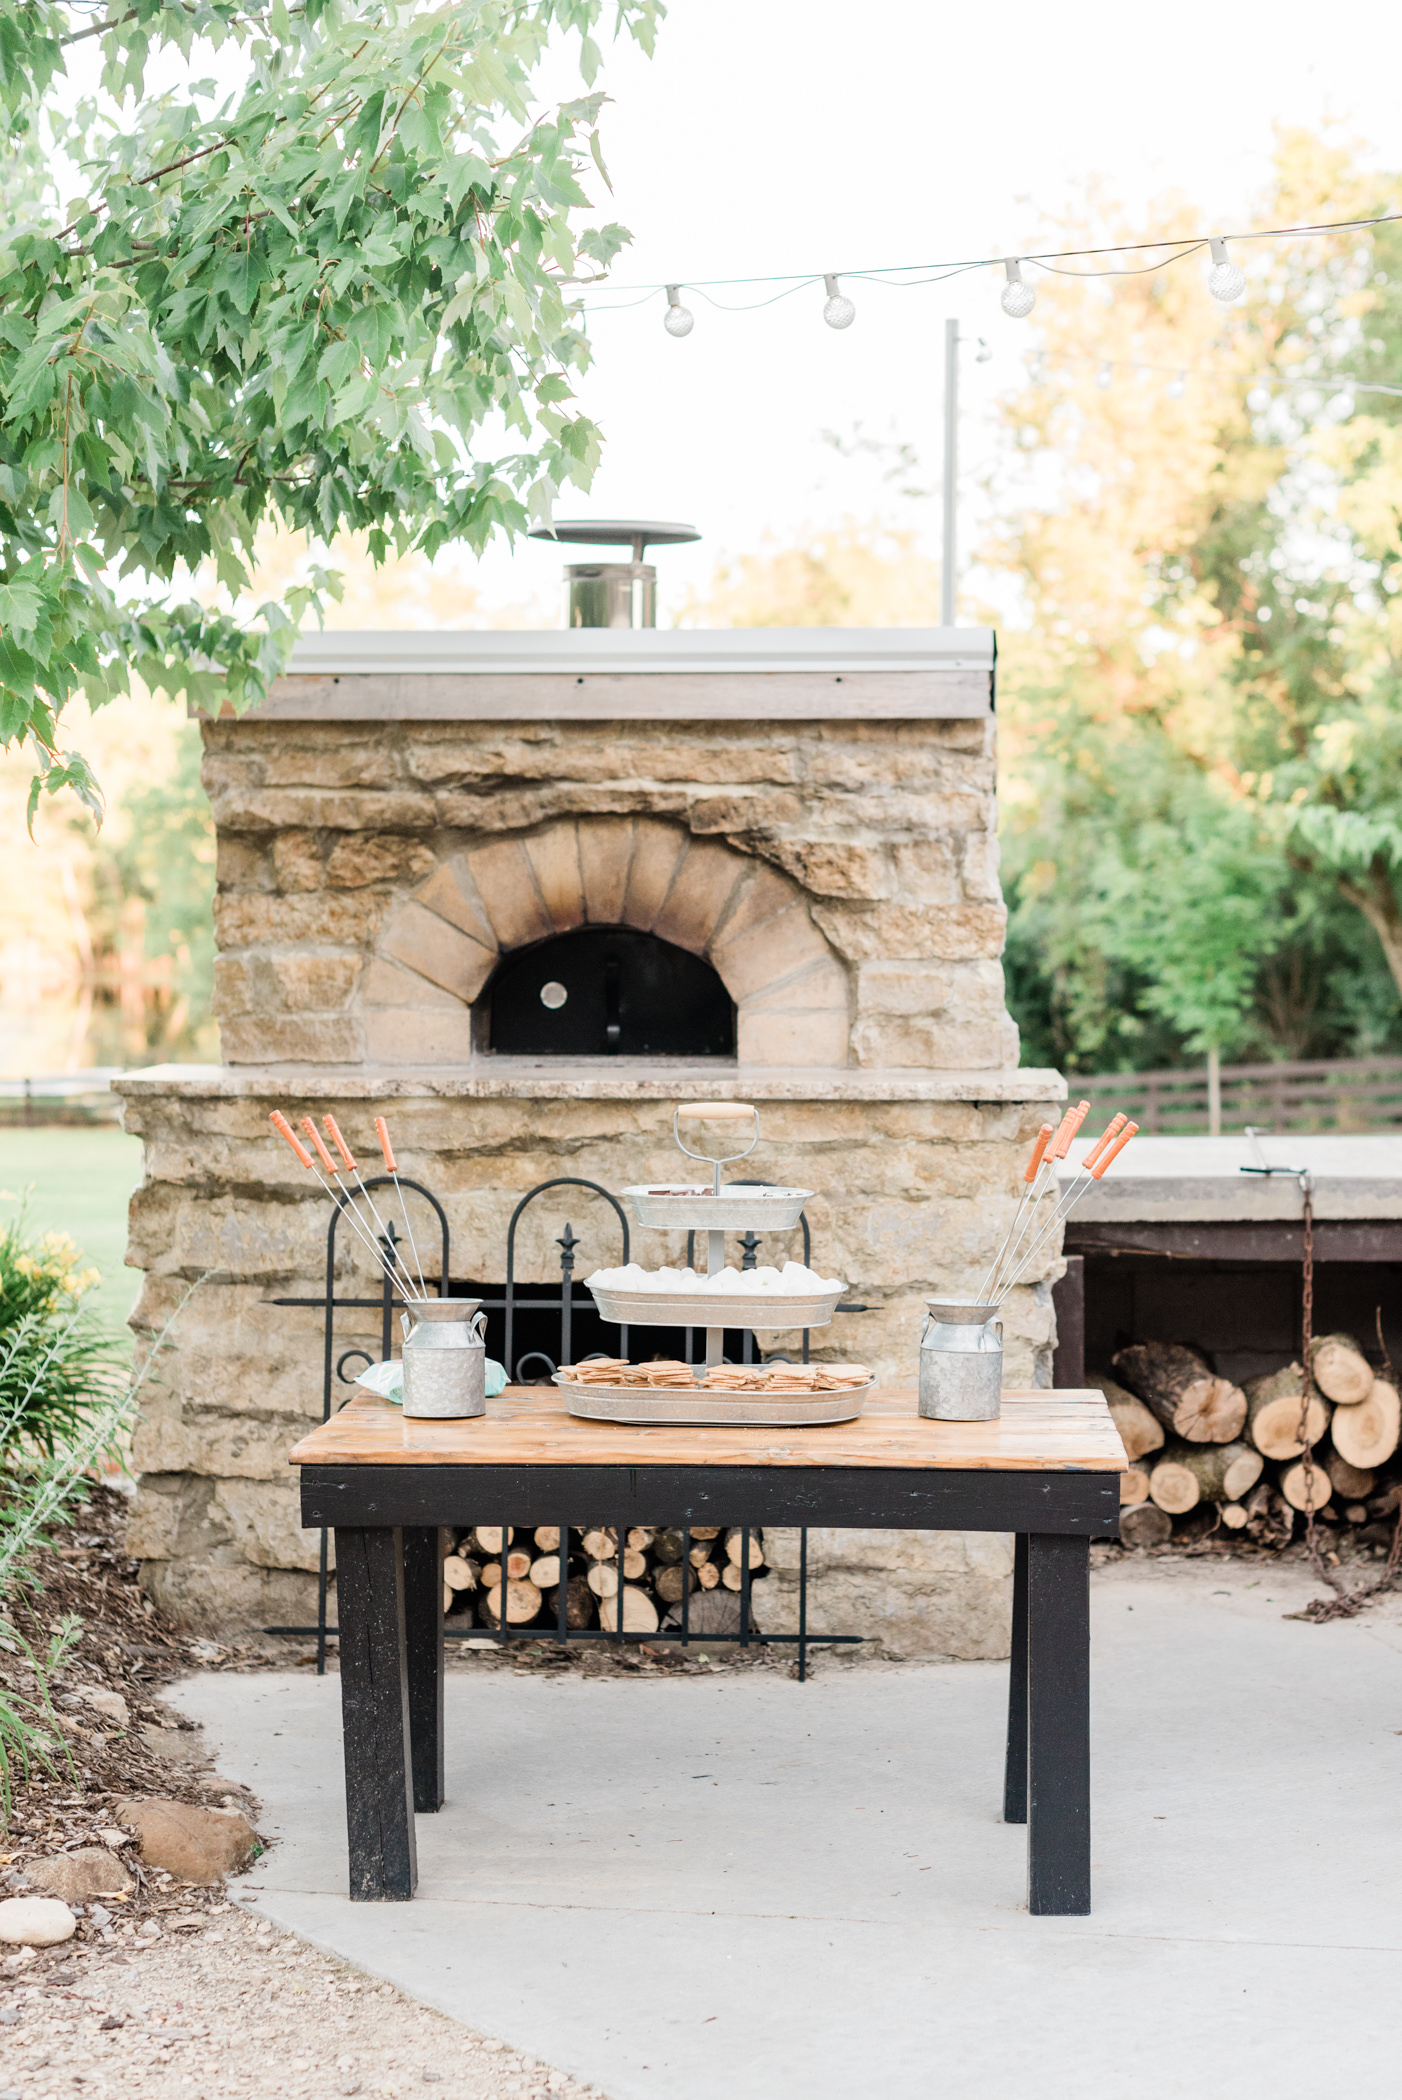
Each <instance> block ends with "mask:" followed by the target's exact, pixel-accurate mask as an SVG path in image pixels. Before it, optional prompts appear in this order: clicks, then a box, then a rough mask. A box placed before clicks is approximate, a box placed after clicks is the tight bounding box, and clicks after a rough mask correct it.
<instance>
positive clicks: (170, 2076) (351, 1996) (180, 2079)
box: [0, 1904, 601, 2100]
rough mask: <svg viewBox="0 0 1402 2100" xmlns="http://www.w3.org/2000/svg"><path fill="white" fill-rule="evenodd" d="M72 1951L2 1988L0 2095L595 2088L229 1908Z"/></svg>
mask: <svg viewBox="0 0 1402 2100" xmlns="http://www.w3.org/2000/svg"><path fill="white" fill-rule="evenodd" d="M70 1944H71V1943H70ZM64 1952H65V1950H62V1949H55V1950H54V1951H53V1952H52V1953H50V1954H49V1955H47V1956H41V1957H39V1958H38V1959H36V1960H35V1961H34V1962H33V1963H32V1964H30V1965H28V1967H27V1968H26V1967H21V1968H20V1969H19V1971H18V1973H17V1974H16V1975H15V1976H14V1978H13V1981H11V1982H10V1983H9V1984H8V1985H7V1986H6V1985H3V1984H0V2100H46V2096H48V2095H53V2096H54V2100H59V2096H60V2095H61V2096H62V2100H73V2096H74V2095H82V2094H89V2093H90V2094H94V2095H111V2096H114V2100H124V2096H126V2095H128V2094H137V2093H139V2094H141V2095H142V2096H143V2100H146V2096H150V2100H225V2096H228V2095H233V2096H239V2095H244V2094H247V2095H249V2096H251V2100H283V2096H287V2100H322V2096H323V2095H332V2094H339V2093H345V2094H352V2093H361V2094H366V2095H370V2094H377V2095H384V2096H388V2100H393V2096H394V2095H397V2094H407V2093H420V2092H425V2091H426V2090H427V2089H428V2088H430V2087H432V2086H435V2085H443V2086H445V2087H448V2088H450V2089H451V2091H452V2093H453V2096H454V2100H507V2096H513V2100H515V2096H519V2100H531V2096H532V2095H535V2094H540V2095H542V2096H544V2095H547V2094H548V2095H551V2096H552V2100H601V2096H600V2095H599V2094H598V2093H597V2092H596V2091H595V2089H594V2088H592V2087H589V2086H585V2085H581V2084H579V2083H578V2082H577V2081H576V2080H574V2079H572V2078H568V2077H566V2075H565V2074H564V2073H563V2072H561V2071H553V2070H551V2069H550V2067H549V2066H548V2065H546V2064H540V2063H537V2062H535V2061H534V2060H533V2059H530V2058H526V2057H521V2056H518V2055H516V2054H515V2052H514V2051H513V2050H511V2049H509V2048H507V2047H506V2045H505V2044H504V2043H502V2042H498V2041H493V2040H491V2039H489V2038H488V2037H486V2036H483V2035H479V2034H474V2033H473V2032H472V2031H471V2030H470V2029H469V2028H466V2027H461V2026H459V2025H458V2023H457V2022H456V2021H455V2020H449V2019H445V2018H444V2017H443V2016H442V2015H441V2014H439V2013H435V2012H430V2011H429V2010H428V2008H427V2007H426V2006H423V2005H419V2004H417V2003H415V2001H414V2000H413V1999H410V1998H405V1997H404V1996H402V1995H401V1993H400V1992H398V1991H397V1990H395V1989H394V1988H393V1986H392V1985H390V1984H380V1983H376V1982H375V1981H374V1980H373V1979H372V1978H370V1977H367V1976H365V1975H364V1974H362V1973H361V1971H359V1970H357V1969H352V1968H349V1967H347V1965H346V1964H345V1963H344V1962H340V1961H335V1960H333V1959H332V1958H331V1957H330V1956H328V1955H324V1954H319V1953H317V1952H316V1951H315V1950H314V1949H312V1948H310V1947H307V1946H306V1945H305V1944H304V1942H302V1941H301V1940H299V1939H296V1938H295V1937H294V1936H293V1935H292V1934H290V1933H283V1932H279V1931H278V1930H277V1929H276V1928H275V1927H272V1926H269V1925H267V1924H266V1923H264V1922H263V1921H261V1920H259V1921H255V1920H254V1919H253V1918H251V1917H249V1916H247V1915H245V1913H244V1912H243V1911H242V1910H240V1909H239V1908H237V1907H236V1906H235V1905H233V1904H228V1905H221V1906H219V1907H218V1908H217V1909H215V1910H212V1911H207V1912H203V1913H201V1914H200V1922H199V1923H198V1924H192V1925H191V1926H190V1927H188V1928H187V1929H185V1930H182V1931H178V1932H171V1931H167V1932H164V1933H163V1934H162V1936H161V1937H160V1938H159V1939H155V1940H153V1941H152V1942H151V1944H150V1946H149V1947H148V1948H145V1949H136V1948H133V1949H131V1950H130V1951H124V1952H122V1953H110V1952H108V1951H107V1950H105V1949H103V1950H99V1949H97V1948H95V1947H94V1948H84V1949H83V1953H82V1957H81V1958H80V1959H78V1960H76V1961H73V1960H72V1959H71V1957H70V1965H69V1967H68V1970H67V1973H69V1974H71V1976H72V1981H70V1982H65V1981H64V1980H63V1978H64V1975H65V1967H64V1966H61V1964H62V1963H63V1959H64ZM7 1966H8V1964H7Z"/></svg>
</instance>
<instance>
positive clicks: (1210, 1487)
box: [1091, 1334, 1402, 1546]
mask: <svg viewBox="0 0 1402 2100" xmlns="http://www.w3.org/2000/svg"><path fill="white" fill-rule="evenodd" d="M1311 1365H1312V1369H1313V1373H1314V1376H1313V1379H1312V1382H1311V1391H1310V1396H1309V1401H1308V1405H1307V1406H1306V1402H1305V1398H1304V1383H1305V1381H1304V1374H1303V1372H1302V1370H1301V1367H1300V1365H1299V1364H1298V1363H1292V1364H1287V1365H1286V1366H1285V1368H1284V1369H1283V1370H1279V1371H1271V1372H1267V1373H1264V1374H1263V1375H1262V1376H1260V1377H1258V1378H1248V1379H1247V1380H1246V1381H1245V1382H1244V1383H1243V1384H1242V1385H1234V1384H1233V1382H1232V1380H1231V1379H1230V1378H1223V1377H1221V1376H1219V1375H1218V1374H1217V1372H1215V1371H1214V1369H1213V1367H1212V1365H1211V1364H1210V1363H1209V1361H1208V1359H1207V1358H1206V1357H1205V1356H1204V1355H1202V1354H1201V1352H1200V1351H1198V1350H1196V1349H1190V1348H1187V1347H1185V1346H1184V1345H1183V1344H1182V1343H1178V1342H1136V1343H1134V1344H1133V1346H1132V1347H1130V1348H1128V1349H1121V1351H1120V1352H1119V1354H1118V1355H1117V1356H1116V1357H1115V1358H1114V1362H1113V1372H1114V1376H1113V1377H1101V1376H1094V1375H1093V1376H1092V1378H1091V1383H1092V1384H1093V1385H1097V1386H1099V1388H1100V1390H1101V1391H1102V1392H1103V1393H1104V1394H1105V1397H1106V1399H1107V1400H1108V1401H1109V1403H1110V1411H1111V1413H1112V1414H1113V1416H1114V1418H1115V1426H1116V1427H1117V1429H1118V1430H1119V1432H1120V1436H1121V1438H1122V1440H1123V1442H1124V1447H1125V1451H1126V1453H1127V1455H1128V1457H1129V1461H1130V1467H1129V1471H1128V1472H1127V1473H1124V1474H1122V1475H1121V1479H1120V1504H1121V1508H1120V1537H1121V1539H1122V1540H1123V1542H1124V1543H1125V1544H1126V1545H1129V1546H1153V1545H1161V1544H1163V1543H1165V1542H1166V1541H1167V1540H1168V1539H1169V1538H1170V1537H1172V1536H1173V1535H1174V1532H1175V1530H1179V1531H1183V1530H1185V1529H1188V1530H1190V1531H1193V1532H1196V1531H1199V1530H1202V1529H1205V1528H1206V1529H1213V1530H1219V1529H1220V1530H1221V1531H1223V1532H1227V1533H1231V1532H1239V1533H1242V1534H1243V1535H1245V1536H1246V1537H1248V1538H1250V1539H1251V1540H1253V1541H1254V1542H1256V1543H1258V1544H1262V1545H1282V1544H1284V1543H1286V1542H1287V1541H1288V1540H1289V1539H1290V1537H1291V1536H1292V1534H1293V1532H1294V1530H1295V1526H1296V1518H1297V1516H1301V1515H1305V1514H1307V1513H1308V1512H1309V1511H1310V1510H1311V1509H1312V1510H1313V1512H1314V1515H1315V1517H1316V1519H1318V1520H1321V1521H1324V1522H1330V1523H1343V1524H1346V1525H1349V1526H1357V1527H1359V1528H1360V1530H1361V1531H1362V1533H1363V1536H1364V1537H1365V1538H1366V1537H1367V1536H1368V1531H1367V1527H1368V1526H1369V1525H1370V1524H1378V1523H1381V1522H1382V1521H1384V1520H1385V1519H1389V1518H1390V1517H1391V1516H1392V1514H1393V1513H1394V1512H1395V1511H1396V1509H1397V1505H1398V1488H1397V1487H1396V1486H1395V1485H1393V1484H1392V1483H1391V1482H1390V1481H1389V1480H1387V1479H1385V1478H1384V1477H1383V1472H1384V1468H1386V1467H1388V1466H1389V1465H1390V1464H1391V1462H1392V1461H1393V1460H1394V1458H1395V1457H1396V1455H1397V1448H1398V1439H1399V1431H1402V1402H1399V1398H1398V1392H1397V1387H1396V1386H1395V1385H1394V1384H1393V1383H1392V1382H1391V1381H1390V1380H1388V1379H1387V1378H1384V1377H1380V1376H1378V1374H1377V1373H1376V1372H1375V1371H1374V1369H1373V1366H1372V1365H1371V1364H1370V1363H1369V1361H1368V1358H1367V1357H1366V1355H1365V1354H1364V1352H1363V1350H1362V1349H1361V1347H1360V1346H1359V1344H1358V1343H1357V1342H1356V1341H1355V1340H1354V1339H1353V1337H1352V1336H1351V1335H1347V1334H1328V1335H1324V1336H1322V1337H1321V1338H1320V1339H1319V1340H1317V1341H1316V1342H1315V1343H1314V1345H1313V1348H1312V1351H1311ZM1204 1520H1206V1522H1205V1521H1204Z"/></svg>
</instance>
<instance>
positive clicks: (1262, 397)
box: [1246, 386, 1271, 415]
mask: <svg viewBox="0 0 1402 2100" xmlns="http://www.w3.org/2000/svg"><path fill="white" fill-rule="evenodd" d="M1246 405H1247V407H1248V408H1251V409H1254V410H1255V411H1256V414H1257V415H1260V414H1261V413H1262V411H1263V410H1265V409H1267V408H1269V407H1270V405H1271V390H1270V388H1269V387H1268V386H1253V387H1252V389H1251V392H1250V393H1249V394H1248V395H1247V397H1246Z"/></svg>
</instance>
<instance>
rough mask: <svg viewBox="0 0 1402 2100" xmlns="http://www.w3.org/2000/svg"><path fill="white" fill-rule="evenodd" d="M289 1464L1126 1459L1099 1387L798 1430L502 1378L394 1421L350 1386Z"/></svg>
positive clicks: (1043, 1465) (1082, 1466)
mask: <svg viewBox="0 0 1402 2100" xmlns="http://www.w3.org/2000/svg"><path fill="white" fill-rule="evenodd" d="M290 1463H291V1464H293V1465H294V1466H477V1465H489V1466H529V1465H541V1466H629V1465H638V1466H642V1465H647V1466H668V1465H681V1466H690V1465H694V1466H833V1467H852V1466H871V1467H876V1466H894V1467H911V1468H913V1469H915V1470H921V1471H923V1470H939V1469H941V1468H943V1469H948V1470H950V1471H974V1472H1007V1471H1012V1472H1039V1473H1122V1472H1123V1471H1124V1470H1125V1467H1126V1466H1127V1465H1128V1463H1129V1461H1128V1459H1127V1458H1126V1456H1125V1449H1124V1445H1123V1444H1122V1443H1121V1442H1120V1438H1119V1432H1118V1431H1117V1429H1116V1428H1115V1425H1114V1422H1113V1420H1112V1419H1111V1415H1110V1410H1109V1408H1108V1407H1107V1405H1106V1403H1105V1398H1104V1395H1103V1394H1101V1393H1099V1392H1096V1391H1094V1390H1091V1389H1088V1390H1085V1391H1081V1390H1080V1389H1074V1390H1072V1389H1068V1390H1066V1391H1064V1392H1048V1391H1045V1390H1043V1391H1040V1392H1007V1393H1004V1395H1003V1411H1002V1414H1001V1415H1000V1416H999V1418H998V1420H997V1421H996V1422H925V1421H922V1420H921V1419H920V1416H919V1414H918V1413H917V1411H916V1396H915V1394H914V1393H913V1392H899V1391H886V1392H880V1391H878V1392H875V1393H872V1394H871V1395H870V1396H869V1397H868V1399H867V1402H866V1405H865V1407H864V1409H863V1411H862V1413H861V1415H859V1416H858V1418H857V1420H856V1421H855V1422H837V1423H830V1424H814V1425H813V1426H812V1427H811V1428H803V1429H773V1428H766V1429H738V1428H737V1429H729V1428H710V1427H707V1428H701V1427H695V1426H690V1425H688V1426H686V1427H682V1428H661V1427H647V1428H641V1427H639V1428H634V1427H630V1426H629V1425H627V1424H626V1423H621V1422H585V1421H580V1420H579V1419H577V1418H576V1417H575V1416H574V1415H571V1414H569V1413H568V1412H567V1411H566V1408H565V1402H564V1399H563V1397H562V1396H561V1394H560V1392H559V1389H558V1388H557V1387H555V1386H539V1385H530V1386H508V1387H507V1389H506V1391H505V1392H504V1393H502V1394H501V1395H500V1397H499V1398H498V1399H495V1400H489V1401H488V1402H487V1412H486V1414H485V1415H478V1416H475V1417H473V1418H472V1419H470V1420H467V1421H456V1422H425V1421H408V1422H406V1421H405V1419H404V1416H403V1414H402V1413H401V1411H400V1410H399V1408H397V1407H396V1406H394V1405H393V1404H392V1402H390V1401H388V1400H379V1399H376V1398H375V1397H374V1396H373V1395H372V1394H369V1393H364V1394H357V1396H356V1397H355V1399H353V1400H350V1401H348V1402H347V1403H346V1405H345V1406H344V1407H343V1408H342V1409H341V1411H340V1413H339V1414H335V1415H333V1416H332V1417H331V1420H330V1421H329V1422H323V1423H322V1424H321V1426H320V1427H319V1428H317V1429H314V1430H312V1431H311V1433H310V1435H308V1436H304V1437H303V1438H302V1440H301V1442H300V1443H299V1444H296V1445H294V1447H293V1450H292V1453H291V1459H290Z"/></svg>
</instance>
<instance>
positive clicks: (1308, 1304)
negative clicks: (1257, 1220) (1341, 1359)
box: [1298, 1176, 1340, 1590]
mask: <svg viewBox="0 0 1402 2100" xmlns="http://www.w3.org/2000/svg"><path fill="white" fill-rule="evenodd" d="M1301 1210H1302V1213H1303V1225H1304V1235H1303V1238H1304V1246H1303V1250H1302V1251H1303V1257H1304V1260H1303V1272H1304V1273H1303V1290H1302V1292H1301V1306H1300V1353H1301V1356H1302V1357H1303V1359H1304V1375H1303V1376H1302V1378H1301V1380H1300V1428H1299V1433H1298V1441H1299V1442H1300V1443H1301V1444H1302V1445H1303V1446H1304V1473H1305V1550H1306V1551H1307V1553H1308V1554H1309V1557H1310V1565H1311V1567H1312V1568H1313V1569H1314V1572H1315V1574H1316V1575H1317V1576H1318V1577H1319V1579H1320V1581H1321V1582H1327V1583H1328V1585H1329V1587H1330V1588H1331V1589H1335V1590H1337V1589H1338V1588H1339V1587H1340V1584H1339V1580H1338V1578H1337V1576H1336V1575H1335V1573H1334V1571H1333V1569H1332V1568H1329V1567H1326V1565H1325V1561H1324V1556H1323V1554H1322V1553H1321V1552H1320V1550H1319V1537H1318V1533H1317V1531H1316V1529H1315V1522H1314V1505H1315V1499H1316V1498H1315V1492H1314V1476H1315V1471H1316V1468H1315V1463H1314V1438H1313V1436H1312V1435H1311V1433H1310V1401H1311V1400H1312V1399H1313V1398H1314V1196H1313V1192H1312V1191H1311V1188H1310V1184H1309V1179H1308V1177H1307V1176H1302V1177H1301Z"/></svg>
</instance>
